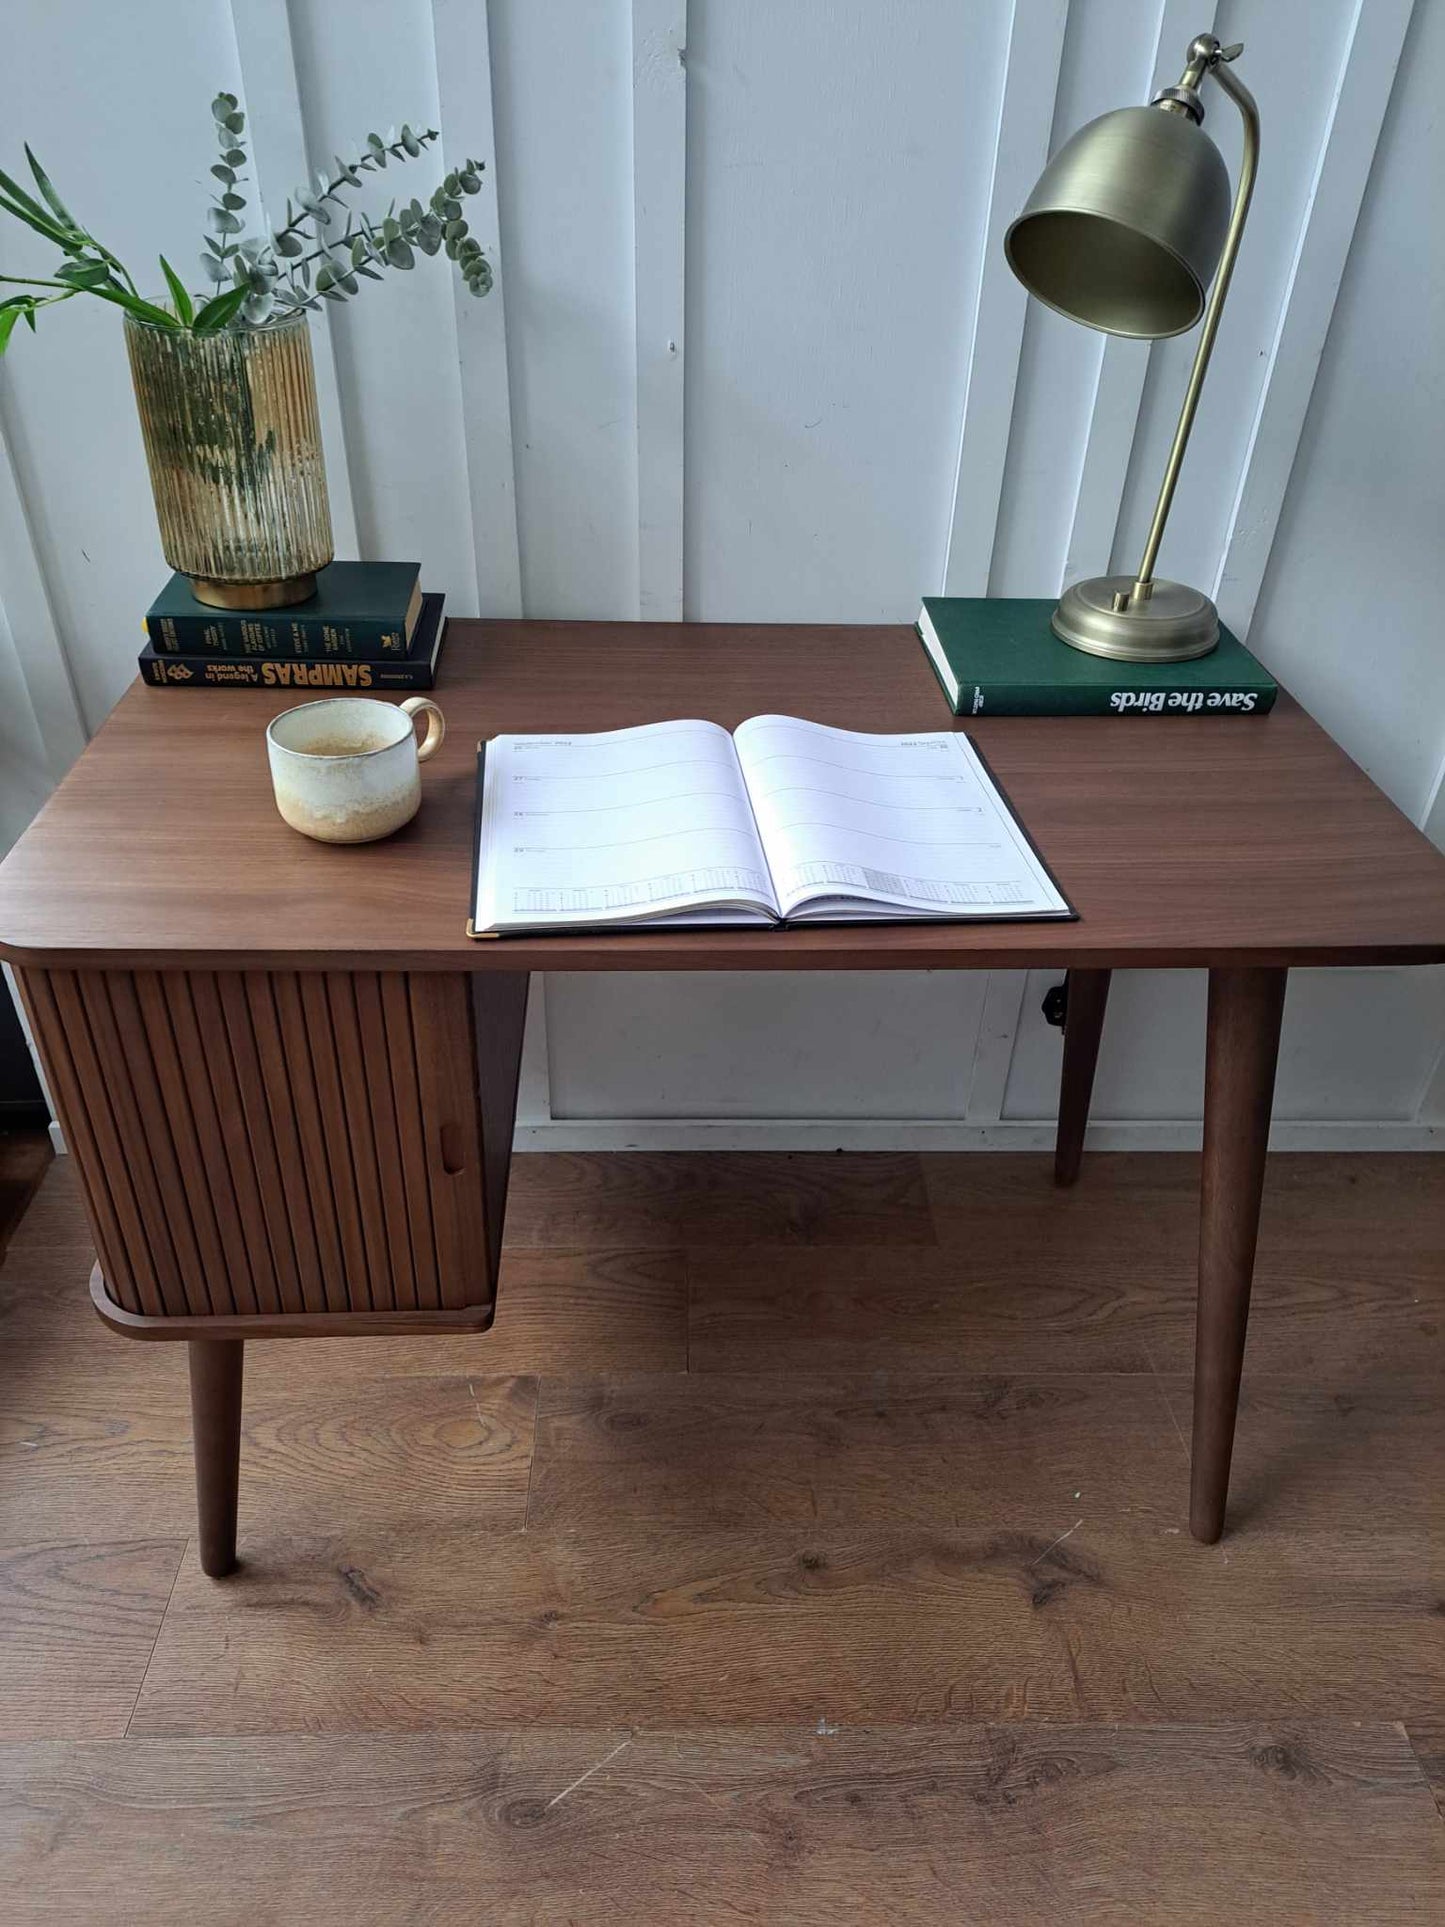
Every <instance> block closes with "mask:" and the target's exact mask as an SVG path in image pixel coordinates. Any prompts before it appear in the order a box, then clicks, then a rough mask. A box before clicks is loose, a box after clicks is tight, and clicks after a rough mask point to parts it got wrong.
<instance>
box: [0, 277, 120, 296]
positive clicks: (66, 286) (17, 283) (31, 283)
mask: <svg viewBox="0 0 1445 1927" xmlns="http://www.w3.org/2000/svg"><path fill="white" fill-rule="evenodd" d="M129 278H130V277H129V276H128V275H127V277H126V279H127V280H129ZM0 281H5V282H8V283H10V284H11V285H12V286H13V287H17V288H61V289H63V290H64V292H65V293H66V294H81V293H86V294H88V293H90V292H91V290H90V289H88V288H86V289H81V288H73V287H71V285H70V283H69V282H68V281H37V280H36V279H35V278H34V276H33V275H28V274H0ZM136 299H137V300H139V299H140V296H139V295H137V296H136Z"/></svg>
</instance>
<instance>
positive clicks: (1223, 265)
mask: <svg viewBox="0 0 1445 1927" xmlns="http://www.w3.org/2000/svg"><path fill="white" fill-rule="evenodd" d="M1209 71H1210V72H1211V73H1213V75H1214V78H1215V79H1216V80H1217V81H1218V82H1219V84H1220V86H1221V87H1222V88H1223V89H1224V91H1225V93H1227V94H1228V95H1229V97H1230V99H1231V100H1232V101H1233V102H1234V104H1235V106H1236V107H1237V108H1238V109H1239V113H1240V118H1241V119H1242V120H1243V122H1244V153H1243V156H1242V158H1241V161H1240V166H1239V185H1238V187H1237V188H1236V189H1235V194H1234V206H1233V208H1232V209H1231V210H1230V215H1229V226H1228V228H1227V229H1226V230H1225V236H1224V249H1223V252H1222V253H1221V255H1220V257H1219V271H1218V272H1217V274H1216V275H1215V277H1214V287H1213V288H1212V289H1211V291H1210V295H1209V305H1208V306H1207V308H1206V309H1205V312H1204V327H1203V329H1202V331H1201V333H1200V336H1199V346H1198V347H1197V348H1196V349H1195V351H1194V366H1193V367H1192V368H1191V369H1190V371H1189V381H1188V384H1187V386H1186V387H1185V390H1184V405H1183V407H1182V408H1181V409H1180V411H1179V425H1178V427H1177V428H1176V429H1175V430H1174V444H1173V446H1172V447H1171V448H1170V450H1169V460H1168V461H1167V463H1166V464H1165V466H1164V480H1163V482H1162V483H1161V484H1160V488H1159V500H1158V502H1157V503H1156V504H1155V507H1154V520H1153V521H1152V522H1151V523H1150V525H1149V539H1148V540H1147V541H1146V542H1145V544H1144V555H1143V559H1142V560H1141V562H1140V564H1139V573H1138V576H1137V578H1136V579H1135V582H1134V586H1133V588H1132V589H1131V590H1129V591H1128V593H1127V594H1122V595H1120V596H1118V597H1116V598H1115V606H1116V607H1117V608H1118V609H1120V610H1123V609H1126V608H1137V607H1138V606H1139V604H1141V603H1145V602H1147V601H1148V600H1149V598H1150V596H1151V595H1152V594H1153V591H1154V564H1155V561H1156V560H1157V558H1158V555H1159V544H1160V542H1161V541H1162V540H1163V539H1164V524H1165V523H1166V522H1167V521H1168V519H1169V510H1170V507H1171V505H1172V504H1173V501H1174V489H1175V485H1176V483H1177V482H1178V480H1179V470H1180V467H1181V465H1182V464H1183V461H1184V451H1185V449H1186V448H1187V447H1188V446H1189V432H1190V430H1191V429H1192V428H1193V426H1194V417H1195V414H1196V413H1197V411H1198V408H1199V391H1200V390H1201V389H1202V388H1203V386H1204V377H1205V374H1206V372H1207V370H1208V368H1209V357H1210V355H1211V354H1212V353H1213V350H1214V337H1215V336H1216V335H1217V334H1218V332H1219V317H1220V315H1221V314H1222V313H1223V312H1224V297H1225V295H1226V294H1228V292H1229V281H1230V277H1231V275H1232V274H1233V273H1234V262H1235V257H1236V255H1237V254H1238V253H1239V243H1240V239H1241V237H1242V235H1243V233H1244V221H1245V216H1246V215H1247V214H1248V213H1249V203H1250V198H1251V196H1252V195H1253V193H1254V177H1255V174H1256V173H1257V172H1258V170H1259V109H1258V108H1257V107H1256V106H1255V102H1254V95H1253V94H1251V93H1250V91H1249V89H1248V88H1247V87H1246V86H1245V85H1244V83H1243V81H1240V80H1237V79H1236V78H1235V76H1234V74H1233V72H1232V71H1231V70H1230V67H1229V66H1228V64H1227V62H1224V61H1222V60H1221V59H1220V58H1219V56H1218V55H1217V54H1216V57H1215V59H1214V61H1213V62H1212V63H1211V66H1210V69H1209Z"/></svg>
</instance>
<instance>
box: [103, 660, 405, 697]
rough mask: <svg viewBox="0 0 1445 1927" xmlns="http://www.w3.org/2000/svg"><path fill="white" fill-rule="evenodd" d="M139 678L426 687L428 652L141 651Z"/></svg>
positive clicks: (266, 685) (235, 685)
mask: <svg viewBox="0 0 1445 1927" xmlns="http://www.w3.org/2000/svg"><path fill="white" fill-rule="evenodd" d="M139 664H140V673H141V677H142V680H143V681H145V682H148V683H150V684H152V685H153V686H154V687H155V688H158V689H338V690H345V689H356V690H376V689H430V688H431V687H432V686H433V683H434V680H435V678H434V676H433V671H432V663H431V659H430V657H428V658H427V659H426V660H425V661H420V660H413V659H411V658H407V659H405V660H403V661H401V662H286V661H275V660H273V659H271V658H270V657H264V656H263V657H248V656H169V655H167V656H160V655H152V654H151V653H150V652H149V651H147V652H146V653H145V654H143V655H142V656H140V658H139Z"/></svg>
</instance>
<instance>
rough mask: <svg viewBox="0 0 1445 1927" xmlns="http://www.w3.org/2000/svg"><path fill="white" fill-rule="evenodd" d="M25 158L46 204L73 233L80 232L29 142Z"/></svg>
mask: <svg viewBox="0 0 1445 1927" xmlns="http://www.w3.org/2000/svg"><path fill="white" fill-rule="evenodd" d="M25 158H26V160H27V161H29V163H30V172H31V173H32V174H33V175H34V176H35V185H36V186H37V187H38V188H39V189H40V192H41V195H42V196H43V198H44V200H45V204H46V206H47V207H48V208H49V209H50V211H51V213H52V214H53V215H54V216H55V217H56V219H57V220H58V221H61V222H62V223H63V224H64V225H65V226H66V227H68V228H69V229H70V231H71V232H72V233H73V234H79V232H80V229H79V228H78V227H77V226H76V222H75V216H74V215H73V214H72V213H71V211H70V209H69V208H68V207H67V206H66V205H65V203H64V201H62V200H61V198H60V196H59V195H58V194H57V193H56V191H55V189H54V188H53V187H52V186H51V184H50V181H49V179H48V177H47V175H46V172H45V169H44V168H43V167H42V166H41V165H40V163H39V161H38V160H36V158H35V156H34V155H33V154H32V153H31V151H30V148H29V145H28V143H27V145H26V148H25Z"/></svg>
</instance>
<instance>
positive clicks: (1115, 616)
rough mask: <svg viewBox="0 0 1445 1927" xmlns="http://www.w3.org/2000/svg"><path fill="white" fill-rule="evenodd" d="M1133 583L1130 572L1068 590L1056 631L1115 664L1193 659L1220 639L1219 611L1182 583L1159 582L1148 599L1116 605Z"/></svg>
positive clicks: (1099, 577) (1056, 618) (1077, 646)
mask: <svg viewBox="0 0 1445 1927" xmlns="http://www.w3.org/2000/svg"><path fill="white" fill-rule="evenodd" d="M1133 586H1134V578H1133V576H1131V575H1096V576H1094V577H1092V578H1091V579H1090V580H1089V581H1087V582H1076V583H1074V585H1073V587H1072V588H1069V589H1066V590H1065V591H1064V593H1063V596H1062V597H1061V599H1060V601H1059V606H1058V608H1057V609H1055V611H1054V614H1053V620H1052V625H1051V626H1052V628H1053V632H1054V634H1055V635H1056V636H1057V637H1058V638H1059V640H1060V642H1066V643H1068V645H1069V647H1070V648H1071V649H1082V650H1083V651H1084V654H1085V655H1088V656H1111V657H1113V659H1114V660H1115V661H1116V662H1189V661H1190V660H1192V658H1193V657H1195V656H1207V655H1208V654H1209V652H1210V650H1211V649H1212V648H1213V647H1214V646H1215V644H1216V643H1217V642H1218V641H1219V611H1218V610H1217V609H1216V608H1215V606H1214V604H1213V603H1212V602H1211V601H1210V600H1209V597H1208V596H1207V595H1203V594H1201V593H1200V591H1199V590H1198V589H1191V588H1189V587H1187V586H1186V585H1185V584H1184V583H1182V582H1156V583H1155V584H1154V593H1153V595H1152V596H1150V598H1149V600H1148V601H1147V602H1141V603H1137V604H1135V605H1133V606H1131V607H1129V608H1124V609H1116V608H1115V607H1114V601H1115V598H1116V597H1117V596H1120V595H1123V596H1127V595H1128V593H1129V591H1130V590H1131V589H1132V588H1133Z"/></svg>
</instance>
